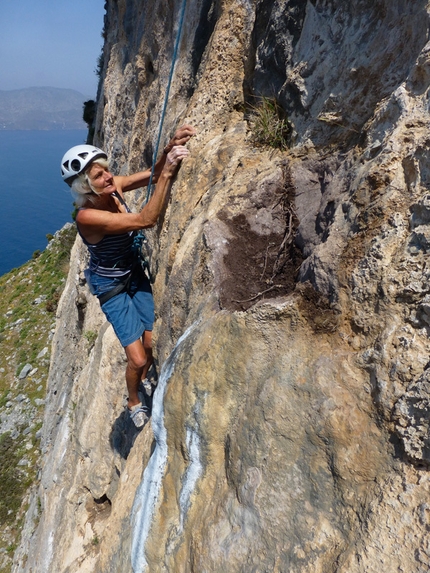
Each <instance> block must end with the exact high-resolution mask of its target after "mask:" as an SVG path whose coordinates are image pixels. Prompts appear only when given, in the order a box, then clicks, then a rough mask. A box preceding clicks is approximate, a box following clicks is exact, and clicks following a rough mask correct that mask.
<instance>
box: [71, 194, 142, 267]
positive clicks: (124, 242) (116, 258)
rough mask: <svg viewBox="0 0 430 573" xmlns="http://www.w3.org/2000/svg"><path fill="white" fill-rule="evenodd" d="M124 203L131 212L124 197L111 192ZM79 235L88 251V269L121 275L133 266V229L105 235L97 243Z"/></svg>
mask: <svg viewBox="0 0 430 573" xmlns="http://www.w3.org/2000/svg"><path fill="white" fill-rule="evenodd" d="M113 195H115V197H116V198H117V199H118V200H119V201H120V203H122V205H124V207H125V208H126V210H127V213H131V211H130V209H129V208H128V206H127V204H126V203H125V201H124V199H123V198H122V197H121V195H119V193H113ZM76 226H77V227H78V232H79V235H80V236H81V238H82V241H83V242H84V244H85V245H86V247H87V248H88V250H89V252H90V264H89V269H90V271H91V272H93V273H97V274H98V275H100V276H102V277H112V278H114V277H123V276H125V275H127V274H128V273H129V272H130V271H131V267H132V266H133V258H134V254H133V250H132V246H133V240H134V236H135V231H128V232H127V233H121V234H120V235H105V236H104V237H103V239H101V240H100V241H99V242H98V243H94V244H92V243H89V242H88V241H87V240H86V239H85V237H84V236H83V235H82V234H81V232H80V230H79V226H78V225H76Z"/></svg>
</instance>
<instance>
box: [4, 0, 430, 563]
mask: <svg viewBox="0 0 430 573" xmlns="http://www.w3.org/2000/svg"><path fill="white" fill-rule="evenodd" d="M180 8H181V4H180V3H179V2H175V3H174V4H172V5H169V6H167V5H165V4H163V3H161V4H160V3H153V2H149V1H148V2H146V3H144V4H142V3H133V2H131V1H126V0H119V1H118V2H113V1H110V0H108V2H107V20H106V44H105V54H104V62H105V69H104V76H103V80H104V81H103V84H102V86H101V91H100V94H99V108H98V116H97V126H96V143H97V144H99V145H101V146H104V148H105V149H106V150H107V151H108V152H109V155H110V156H111V157H112V168H113V170H114V171H115V172H120V170H121V172H130V171H132V170H136V169H140V168H143V167H144V166H145V165H147V164H148V163H150V161H151V156H152V152H153V148H154V145H155V141H156V136H157V128H158V122H159V118H160V114H161V109H162V105H163V98H164V93H165V88H166V85H167V80H168V75H169V72H170V65H171V58H172V51H173V45H174V41H175V37H176V24H177V22H178V17H179V11H180ZM428 24H429V17H428V7H427V2H423V1H416V2H406V0H404V1H402V0H394V1H389V0H385V1H382V0H381V1H378V2H373V1H372V2H369V1H364V0H363V1H356V2H352V3H345V2H336V1H332V2H315V1H314V2H311V1H307V2H297V1H289V2H268V1H265V0H262V1H261V2H239V1H238V2H234V1H228V2H224V3H213V2H210V1H207V2H206V1H204V2H190V3H188V4H187V8H186V16H185V20H184V30H183V36H182V42H181V46H180V51H179V57H178V61H177V64H176V72H175V76H174V79H173V82H172V88H171V96H170V100H169V105H168V108H167V114H166V120H165V123H164V132H163V138H162V141H166V139H167V138H168V136H169V135H170V134H171V133H172V132H173V131H174V129H175V126H177V125H178V124H180V123H182V122H189V123H191V124H193V125H194V126H195V127H196V128H197V130H198V134H197V136H196V137H195V138H194V139H193V140H192V141H191V142H190V144H189V149H190V151H191V157H190V158H189V159H187V161H186V162H184V164H183V166H182V168H181V171H180V173H179V175H178V178H177V180H176V182H175V184H174V186H173V188H172V193H171V198H170V201H169V205H168V207H167V209H166V212H165V214H164V216H163V219H162V221H161V223H160V225H159V226H158V228H157V229H155V230H154V231H151V232H150V233H148V235H149V238H150V244H151V255H152V270H153V274H154V278H155V282H154V295H155V300H156V308H157V321H156V325H155V331H154V338H155V351H156V356H157V364H158V372H159V386H158V387H157V390H156V392H155V396H154V409H153V416H152V420H151V425H148V426H146V427H145V428H144V429H143V431H142V432H140V433H139V434H136V433H134V432H133V430H132V428H131V427H130V426H129V424H127V421H126V419H125V416H124V398H125V392H126V390H125V383H124V368H125V363H124V357H123V352H122V349H121V348H120V347H119V344H118V342H117V341H116V339H115V337H114V335H113V332H112V329H111V328H110V327H109V326H108V325H107V324H106V323H105V322H104V319H103V316H102V315H101V313H100V311H99V309H98V307H97V303H96V301H94V300H93V299H92V298H91V296H90V295H89V293H88V291H87V287H86V285H85V284H84V281H83V280H82V271H83V269H84V268H85V255H84V251H83V249H82V246H81V245H80V244H79V242H78V243H77V244H76V246H75V249H74V252H73V256H72V265H71V272H70V276H69V280H68V283H67V286H66V290H65V293H64V295H63V298H62V301H61V304H60V306H59V311H58V317H57V331H56V335H55V338H54V342H53V351H52V365H51V375H50V382H49V388H48V396H47V409H46V417H45V424H44V435H43V440H42V446H43V448H44V452H45V456H44V464H43V467H42V470H41V480H40V483H39V484H38V486H37V489H36V490H35V495H34V498H33V500H32V502H31V504H30V509H29V512H28V517H27V520H26V524H25V526H24V534H23V542H22V545H21V547H20V548H19V549H18V551H17V552H16V556H15V565H14V569H13V570H14V572H15V573H18V572H19V573H24V572H28V573H29V572H33V573H36V572H37V573H42V572H43V573H51V572H52V573H54V572H55V573H60V572H64V573H78V572H79V573H84V572H85V573H86V572H88V573H116V572H118V571H122V572H126V573H128V572H130V573H131V572H134V573H144V572H145V573H146V572H151V573H158V572H159V573H167V572H169V573H174V572H178V573H179V572H181V573H186V572H190V573H210V572H214V573H221V572H222V573H225V572H228V573H236V572H237V573H239V572H240V573H251V572H255V573H262V572H263V571H264V572H265V571H270V572H279V573H287V572H288V573H293V572H294V573H319V572H320V573H328V572H336V573H373V572H375V573H376V572H378V573H380V572H381V571H384V572H387V573H394V572H396V573H397V572H401V571H402V572H405V573H406V572H407V573H424V572H427V571H428V570H429V568H430V550H429V544H428V531H429V527H430V506H429V502H428V498H429V473H428V468H429V464H430V453H429V448H430V445H429V417H430V416H429V402H430V390H429V380H428V368H429V365H430V358H429V347H430V345H429V340H428V333H429V327H430V286H429V284H430V280H429V279H430V271H429V268H428V257H427V253H428V251H429V250H430V227H429V223H430V199H429V190H428V187H429V184H430V158H429V150H430V139H429V135H428V134H429V124H430V122H429V103H428V95H429V92H428V87H429V80H430V55H429V54H430V51H429V47H428V45H427V31H428ZM261 96H267V97H273V96H274V97H276V99H277V100H278V102H279V103H280V104H281V105H282V107H283V109H284V110H285V111H286V112H287V115H288V118H289V121H290V122H291V125H292V138H291V146H290V148H289V149H287V150H284V151H280V150H274V149H269V148H267V147H266V148H263V147H259V146H258V145H256V144H255V142H254V141H253V137H252V132H251V130H250V124H249V123H248V121H247V117H248V116H247V113H248V111H249V106H250V105H256V104H258V101H259V99H258V98H261ZM144 197H145V190H142V192H141V193H137V194H136V196H135V198H134V206H135V208H137V207H138V206H139V205H141V204H142V202H143V200H144ZM293 239H294V240H293ZM94 333H97V334H98V336H97V338H96V339H95V336H94Z"/></svg>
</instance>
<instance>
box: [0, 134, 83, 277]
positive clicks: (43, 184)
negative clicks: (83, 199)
mask: <svg viewBox="0 0 430 573" xmlns="http://www.w3.org/2000/svg"><path fill="white" fill-rule="evenodd" d="M86 137H87V130H85V129H83V130H58V131H7V130H0V174H1V183H0V197H1V203H0V276H1V275H4V274H5V273H7V272H9V271H10V270H11V269H13V268H16V267H19V266H21V265H23V264H24V263H26V262H27V261H29V260H30V259H31V258H32V256H33V253H34V252H35V251H38V250H40V251H42V250H44V249H45V248H46V246H47V244H48V240H47V237H46V236H47V235H48V234H52V235H53V234H54V233H55V232H56V231H58V230H59V229H61V228H62V227H63V226H64V225H65V223H67V222H71V221H72V212H73V209H74V207H73V199H72V195H71V193H70V189H69V187H68V186H67V184H66V183H64V182H63V180H62V178H61V171H60V164H61V159H62V157H63V155H64V153H65V152H66V151H67V150H68V149H69V148H70V147H73V146H74V145H79V144H81V143H85V140H86Z"/></svg>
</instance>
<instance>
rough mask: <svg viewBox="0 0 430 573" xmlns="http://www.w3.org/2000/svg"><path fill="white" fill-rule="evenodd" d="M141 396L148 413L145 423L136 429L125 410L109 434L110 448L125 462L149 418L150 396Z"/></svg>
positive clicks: (150, 408)
mask: <svg viewBox="0 0 430 573" xmlns="http://www.w3.org/2000/svg"><path fill="white" fill-rule="evenodd" d="M142 394H143V397H144V400H145V405H146V407H147V411H148V420H147V422H146V423H145V424H144V425H143V426H142V427H141V428H136V426H135V425H134V423H133V421H132V420H131V418H130V416H129V414H128V411H127V409H125V410H124V411H123V412H122V413H121V414H120V416H118V418H117V419H116V420H115V422H114V423H113V426H112V431H111V433H110V437H109V441H110V445H111V448H112V449H113V450H114V451H115V452H117V453H118V454H119V455H120V456H121V457H122V458H123V459H125V460H126V459H127V458H128V455H129V453H130V451H131V448H132V447H133V444H134V442H135V440H136V438H137V436H138V434H140V432H141V431H142V430H143V428H144V427H145V426H146V425H147V424H148V423H149V420H150V418H151V410H152V395H151V396H148V395H147V394H146V393H142Z"/></svg>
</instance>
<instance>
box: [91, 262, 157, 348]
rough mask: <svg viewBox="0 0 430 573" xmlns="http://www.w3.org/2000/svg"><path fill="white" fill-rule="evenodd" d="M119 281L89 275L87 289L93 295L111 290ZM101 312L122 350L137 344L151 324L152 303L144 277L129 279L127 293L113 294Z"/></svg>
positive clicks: (142, 273)
mask: <svg viewBox="0 0 430 573" xmlns="http://www.w3.org/2000/svg"><path fill="white" fill-rule="evenodd" d="M118 282H121V279H118V278H116V279H115V278H109V277H102V276H100V275H98V274H96V273H91V286H92V287H93V292H94V294H95V295H101V294H103V293H105V292H107V291H109V290H111V289H112V288H114V287H115V286H116V285H117V284H118ZM101 308H102V311H103V312H104V313H105V315H106V318H107V319H108V321H109V322H110V323H111V325H112V327H113V329H114V331H115V334H116V335H117V337H118V339H119V341H120V343H121V345H122V346H124V347H125V346H128V345H129V344H131V343H132V342H135V341H136V340H138V339H139V338H140V337H141V336H142V334H143V333H144V332H145V330H152V328H153V324H154V300H153V297H152V290H151V284H150V282H149V280H148V277H147V276H146V275H145V273H144V272H143V271H142V272H139V273H138V274H137V276H133V278H132V280H131V283H130V286H129V288H128V291H126V292H122V293H120V294H117V295H116V296H114V297H112V298H111V299H110V300H108V301H107V302H105V303H104V304H103V305H102V307H101Z"/></svg>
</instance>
